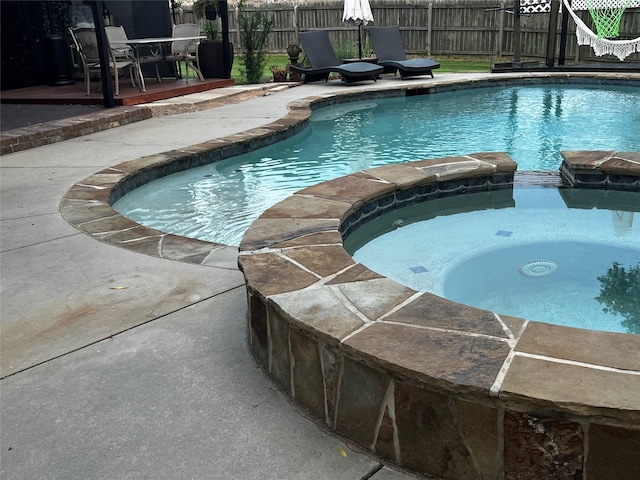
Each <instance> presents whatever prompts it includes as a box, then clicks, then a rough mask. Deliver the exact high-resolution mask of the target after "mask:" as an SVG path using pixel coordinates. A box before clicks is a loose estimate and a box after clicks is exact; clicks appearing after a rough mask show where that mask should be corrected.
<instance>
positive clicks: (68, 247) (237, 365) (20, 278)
mask: <svg viewBox="0 0 640 480" xmlns="http://www.w3.org/2000/svg"><path fill="white" fill-rule="evenodd" d="M488 76H489V74H486V75H485V74H473V75H465V76H464V77H467V78H472V79H473V78H478V79H481V78H486V77H488ZM460 77H461V76H460V75H450V74H441V75H437V76H436V78H437V80H447V79H449V78H451V79H454V78H460ZM491 78H492V79H498V78H500V77H499V76H497V75H495V74H494V75H491ZM433 81H434V80H432V79H430V78H427V79H424V80H422V79H416V80H411V82H412V85H414V86H415V87H419V85H420V83H421V82H424V84H425V85H430V84H432V83H433ZM399 82H400V80H398V79H393V78H383V79H381V80H380V81H379V82H377V83H376V84H371V83H363V84H360V85H354V86H349V87H347V86H345V85H344V84H341V83H339V82H329V83H328V84H324V83H320V84H317V85H314V84H311V85H303V86H299V87H296V88H285V89H283V90H281V91H276V90H271V91H262V90H260V91H258V92H256V91H255V87H251V86H249V87H229V88H228V89H218V90H215V91H212V92H211V93H210V94H209V93H200V94H194V95H190V96H188V97H182V98H178V99H175V100H173V101H171V102H167V101H164V102H157V103H156V104H154V105H153V106H145V107H141V108H150V109H151V111H152V118H149V119H146V120H144V121H139V122H134V123H130V124H127V125H123V126H119V127H118V128H110V129H107V130H102V131H97V132H96V133H91V134H89V135H84V136H80V137H77V138H70V139H67V140H64V141H61V142H58V143H53V144H49V145H44V146H40V147H37V148H31V149H27V150H23V151H17V152H15V153H11V154H6V155H3V156H2V158H1V159H0V167H1V170H0V173H1V179H0V200H1V216H0V220H1V224H0V226H1V229H0V241H1V252H0V261H1V271H0V275H1V285H0V295H1V304H0V308H1V317H0V321H1V324H0V326H1V329H2V338H1V343H0V375H1V376H2V380H1V382H0V396H1V401H0V405H1V407H2V410H1V417H0V423H1V429H0V435H1V437H0V438H1V447H2V450H1V466H0V475H1V476H2V477H3V478H7V479H34V478H60V479H87V478H155V479H162V478H168V479H175V478H224V479H232V478H237V479H251V478H256V479H270V478H273V479H282V478H295V479H314V480H315V479H350V480H351V479H354V480H355V479H362V478H372V479H374V480H388V479H404V478H412V477H411V475H410V474H408V473H406V472H401V471H399V470H397V469H395V468H392V467H391V466H388V465H384V464H383V463H381V461H380V460H379V459H376V458H373V457H371V456H369V455H367V454H364V453H362V452H360V451H358V449H357V448H356V447H354V446H353V445H351V444H349V443H348V442H346V441H345V440H343V439H340V438H337V437H334V436H332V435H331V434H329V433H328V432H326V431H324V430H322V428H321V427H319V426H318V425H316V424H315V423H313V422H312V421H311V420H309V419H307V417H306V416H305V415H303V414H301V413H302V412H299V411H297V410H296V407H294V406H293V405H292V404H290V403H289V401H288V399H287V397H286V396H285V395H284V394H282V393H281V392H279V391H278V390H277V389H276V387H275V386H274V385H273V383H272V382H271V381H270V380H269V379H267V378H266V377H265V376H264V375H263V373H262V372H261V370H259V369H258V367H257V366H256V365H255V363H254V361H253V359H252V357H251V355H250V354H249V351H248V347H247V344H246V338H245V335H246V332H245V326H246V293H245V286H244V281H243V278H242V275H241V273H240V272H239V271H238V269H237V267H236V255H237V253H236V252H235V251H233V249H224V248H223V249H221V250H220V252H218V253H219V255H218V258H216V262H215V263H214V264H212V265H209V266H201V265H194V264H190V263H185V262H180V261H171V260H167V259H164V258H158V257H156V256H150V255H144V254H140V253H136V252H132V251H130V250H126V249H123V248H117V247H114V246H113V245H109V244H105V243H101V242H98V241H96V240H95V239H93V238H91V237H90V236H88V235H86V234H85V233H81V232H80V231H78V230H76V229H75V228H73V227H72V226H71V225H69V224H68V223H67V222H66V221H65V220H64V219H63V217H62V216H61V214H60V211H59V208H60V202H61V200H62V199H63V197H64V196H65V194H66V192H67V191H68V190H69V188H70V187H71V186H72V185H74V184H76V183H77V182H79V181H81V180H83V179H84V178H86V177H87V176H89V175H91V174H93V173H95V172H98V171H100V170H103V169H105V168H108V167H110V166H113V165H116V164H121V163H123V162H126V161H130V160H134V159H137V158H140V157H143V156H147V155H153V154H157V153H160V152H166V151H170V150H176V149H181V148H186V147H188V146H190V145H195V144H198V143H202V142H205V141H208V140H212V139H215V138H220V137H224V136H228V135H232V134H237V133H241V132H244V131H246V130H247V129H251V128H256V127H260V126H261V125H264V124H267V123H270V122H274V121H275V120H277V119H279V118H281V117H283V116H285V114H286V113H287V105H288V104H289V103H290V102H292V101H294V100H298V99H300V98H303V97H309V96H314V95H326V94H327V93H333V92H337V91H350V92H355V91H358V90H361V89H371V88H396V87H397V86H398V83H399ZM252 88H253V90H252ZM247 89H249V90H252V91H250V92H247V91H246V90H247ZM210 95H211V96H215V100H212V98H211V97H210ZM248 97H250V98H249V99H247V100H244V99H245V98H248ZM225 98H233V99H235V100H228V102H231V104H226V105H225V103H227V101H225ZM240 99H242V100H243V101H240V102H238V103H234V102H236V101H237V100H240ZM201 107H202V108H204V109H202V110H201V109H200V108H201ZM209 107H216V108H209ZM180 112H186V113H180ZM115 113H116V112H114V114H115ZM101 114H102V115H104V113H103V112H101ZM166 114H170V115H166ZM153 115H159V116H155V117H154V116H153ZM87 121H90V119H88V120H87ZM41 128H46V125H45V126H44V127H41Z"/></svg>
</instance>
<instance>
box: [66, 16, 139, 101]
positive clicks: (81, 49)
mask: <svg viewBox="0 0 640 480" xmlns="http://www.w3.org/2000/svg"><path fill="white" fill-rule="evenodd" d="M69 33H70V34H71V39H72V41H73V48H74V49H75V50H76V52H77V54H78V57H79V58H80V61H81V63H82V70H83V75H84V83H85V86H86V87H87V95H91V72H92V71H98V72H99V71H100V55H99V53H98V40H97V38H96V31H95V29H93V28H76V29H73V28H69ZM108 53H109V68H110V69H111V71H112V72H113V74H114V77H115V94H116V95H119V94H120V81H119V74H120V71H121V70H123V69H125V68H129V75H130V76H131V83H132V84H133V85H134V86H135V80H134V78H135V75H136V72H135V71H134V68H135V61H134V60H132V59H121V60H118V59H116V57H115V54H114V52H113V50H112V49H111V48H109V50H108Z"/></svg>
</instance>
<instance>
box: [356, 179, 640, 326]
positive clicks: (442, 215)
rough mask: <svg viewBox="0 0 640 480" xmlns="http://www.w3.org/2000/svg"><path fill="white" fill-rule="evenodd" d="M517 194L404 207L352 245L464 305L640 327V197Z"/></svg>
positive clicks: (576, 322)
mask: <svg viewBox="0 0 640 480" xmlns="http://www.w3.org/2000/svg"><path fill="white" fill-rule="evenodd" d="M511 193H512V192H511V191H510V190H507V191H497V192H482V193H474V194H467V195H461V196H458V197H453V198H442V199H438V200H433V201H431V202H427V203H426V204H424V205H415V206H412V207H405V208H402V209H399V210H396V211H394V212H391V213H388V214H386V215H383V216H381V217H379V218H377V219H375V220H373V221H372V222H370V223H369V224H366V225H364V226H363V227H361V228H360V229H359V230H358V231H356V232H355V235H354V236H353V237H354V238H347V241H346V242H345V248H346V249H347V251H349V252H350V253H353V258H354V259H355V260H356V261H358V262H361V263H363V264H364V265H366V266H367V267H369V268H371V269H372V270H374V271H376V272H378V273H380V274H383V275H384V276H386V277H388V278H391V279H393V280H395V281H397V282H398V283H401V284H403V285H406V286H408V287H410V288H413V289H415V290H418V291H424V292H430V293H434V294H436V295H440V296H443V297H445V298H448V299H450V300H454V301H457V302H460V303H464V304H466V305H470V306H473V307H477V308H483V309H487V310H491V311H493V312H499V313H503V314H508V315H514V316H518V317H523V318H528V319H532V320H539V321H543V322H548V323H554V324H558V325H566V326H573V327H578V328H587V329H593V330H604V331H611V332H623V333H640V318H638V316H637V315H635V316H634V315H633V313H632V312H633V310H635V311H640V276H639V275H637V274H635V272H636V271H637V270H640V223H639V222H638V221H636V222H635V225H634V216H636V214H637V213H638V212H640V195H639V194H638V193H634V192H621V191H618V192H616V191H601V190H586V191H585V190H580V191H574V190H567V189H564V190H562V189H556V188H516V189H514V190H513V197H512V196H511ZM384 231H387V233H384V234H381V235H380V232H384ZM374 236H375V237H376V238H372V237H374ZM367 237H369V238H368V240H367ZM365 242H366V243H365ZM363 243H364V244H363ZM362 244H363V245H362ZM354 250H355V252H354ZM635 277H639V278H637V279H636V280H635V283H633V281H632V280H633V279H634V278H635ZM629 282H631V283H632V284H630V283H629ZM612 306H613V308H612Z"/></svg>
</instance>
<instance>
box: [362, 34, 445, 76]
mask: <svg viewBox="0 0 640 480" xmlns="http://www.w3.org/2000/svg"><path fill="white" fill-rule="evenodd" d="M368 30H369V34H370V35H371V41H372V42H373V49H374V50H375V52H376V57H377V58H378V65H382V66H383V67H385V71H386V72H389V70H392V71H393V72H394V73H395V71H396V70H397V71H399V72H400V77H401V78H402V79H403V80H404V79H405V78H407V77H415V76H418V75H431V77H432V78H433V70H434V69H436V68H440V64H439V63H438V62H436V61H434V60H431V59H429V58H412V59H407V55H406V53H405V51H404V47H403V46H402V39H401V38H400V28H399V27H370V28H369V29H368Z"/></svg>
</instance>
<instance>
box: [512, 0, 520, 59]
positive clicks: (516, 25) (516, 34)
mask: <svg viewBox="0 0 640 480" xmlns="http://www.w3.org/2000/svg"><path fill="white" fill-rule="evenodd" d="M513 66H514V67H519V66H520V0H513Z"/></svg>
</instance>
